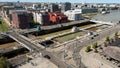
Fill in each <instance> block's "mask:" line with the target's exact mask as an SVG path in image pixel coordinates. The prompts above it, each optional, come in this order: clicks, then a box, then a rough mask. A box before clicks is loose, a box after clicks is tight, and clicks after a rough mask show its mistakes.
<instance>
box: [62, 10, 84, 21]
mask: <svg viewBox="0 0 120 68" xmlns="http://www.w3.org/2000/svg"><path fill="white" fill-rule="evenodd" d="M64 14H65V15H66V16H67V17H68V20H74V21H78V20H81V19H83V18H82V14H81V10H68V11H66V12H64Z"/></svg>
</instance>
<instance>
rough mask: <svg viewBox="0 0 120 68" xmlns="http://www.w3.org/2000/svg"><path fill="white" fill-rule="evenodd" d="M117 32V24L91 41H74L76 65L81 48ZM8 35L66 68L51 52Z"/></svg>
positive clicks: (119, 26) (87, 39) (17, 35)
mask: <svg viewBox="0 0 120 68" xmlns="http://www.w3.org/2000/svg"><path fill="white" fill-rule="evenodd" d="M119 30H120V24H118V25H116V26H112V27H111V28H107V29H103V30H102V31H100V32H99V33H98V34H99V35H98V36H96V37H94V38H93V39H90V38H88V37H85V38H82V39H78V40H76V41H78V42H72V43H76V45H79V46H74V47H76V49H73V51H74V59H75V60H76V63H77V65H78V66H79V64H81V62H80V60H78V59H80V56H79V57H78V53H79V50H81V48H83V47H85V46H87V45H90V44H92V43H93V42H96V41H99V40H101V39H103V38H105V37H107V36H111V35H112V34H114V33H115V32H118V31H119ZM8 34H9V35H10V36H13V37H14V38H16V39H17V40H18V41H19V42H21V43H23V44H25V45H26V46H28V47H29V48H31V49H33V50H35V51H36V52H41V53H42V54H43V56H44V55H49V56H50V57H51V58H50V59H49V60H50V61H51V62H52V63H54V64H56V65H57V66H58V67H59V68H67V64H66V63H65V62H64V61H62V60H61V59H59V57H57V56H56V55H55V54H53V53H51V52H48V51H46V50H43V49H42V51H41V48H39V47H37V46H36V45H35V44H33V43H32V42H30V41H28V40H26V39H24V38H22V37H20V36H19V34H17V33H15V32H10V33H8ZM81 41H82V42H81ZM79 68H81V67H80V66H79Z"/></svg>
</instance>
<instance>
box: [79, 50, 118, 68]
mask: <svg viewBox="0 0 120 68" xmlns="http://www.w3.org/2000/svg"><path fill="white" fill-rule="evenodd" d="M80 54H81V61H82V62H83V63H84V64H85V66H86V67H87V68H117V67H116V66H113V65H111V64H108V63H106V62H105V60H103V59H100V57H99V56H100V55H99V54H97V53H94V52H89V53H86V52H85V48H83V49H82V50H81V51H80ZM103 61H104V62H103Z"/></svg>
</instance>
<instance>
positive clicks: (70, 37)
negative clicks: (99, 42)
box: [55, 32, 85, 42]
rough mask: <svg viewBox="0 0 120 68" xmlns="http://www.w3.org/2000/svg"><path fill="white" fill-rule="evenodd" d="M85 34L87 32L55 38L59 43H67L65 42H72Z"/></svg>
mask: <svg viewBox="0 0 120 68" xmlns="http://www.w3.org/2000/svg"><path fill="white" fill-rule="evenodd" d="M84 34H85V32H76V33H72V34H68V35H64V36H61V37H58V38H55V40H56V41H58V42H65V41H69V40H72V39H74V38H76V37H77V36H82V35H84Z"/></svg>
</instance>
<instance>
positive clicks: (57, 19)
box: [49, 12, 68, 24]
mask: <svg viewBox="0 0 120 68" xmlns="http://www.w3.org/2000/svg"><path fill="white" fill-rule="evenodd" d="M49 16H50V22H51V23H54V24H55V23H65V22H67V21H68V17H67V16H66V15H64V14H63V13H61V12H49Z"/></svg>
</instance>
